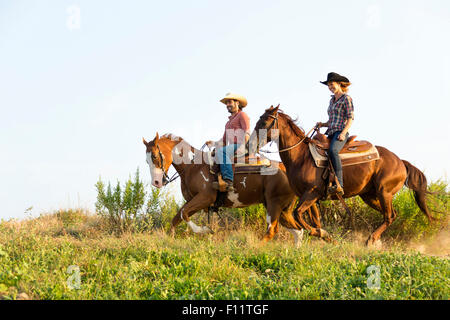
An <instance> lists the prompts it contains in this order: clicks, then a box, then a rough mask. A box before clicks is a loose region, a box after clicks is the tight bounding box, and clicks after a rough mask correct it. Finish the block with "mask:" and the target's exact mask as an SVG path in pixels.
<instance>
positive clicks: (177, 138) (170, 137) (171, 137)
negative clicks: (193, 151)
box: [160, 133, 184, 141]
mask: <svg viewBox="0 0 450 320" xmlns="http://www.w3.org/2000/svg"><path fill="white" fill-rule="evenodd" d="M160 138H165V139H168V140H172V141H182V140H184V139H183V138H182V137H180V136H176V135H174V134H172V133H165V134H163V135H162V136H161V137H160Z"/></svg>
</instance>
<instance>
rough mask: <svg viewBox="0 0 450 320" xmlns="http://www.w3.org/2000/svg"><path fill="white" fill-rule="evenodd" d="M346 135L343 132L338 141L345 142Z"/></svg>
mask: <svg viewBox="0 0 450 320" xmlns="http://www.w3.org/2000/svg"><path fill="white" fill-rule="evenodd" d="M345 135H346V134H345V133H343V132H341V133H340V134H339V136H338V137H337V139H338V140H339V141H344V140H345Z"/></svg>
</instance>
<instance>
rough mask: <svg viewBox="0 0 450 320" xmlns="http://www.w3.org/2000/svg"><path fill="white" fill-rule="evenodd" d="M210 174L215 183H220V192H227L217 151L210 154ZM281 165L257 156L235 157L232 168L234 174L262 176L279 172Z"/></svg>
mask: <svg viewBox="0 0 450 320" xmlns="http://www.w3.org/2000/svg"><path fill="white" fill-rule="evenodd" d="M208 159H209V166H210V172H211V174H212V175H213V177H214V181H215V182H218V189H219V191H220V192H226V183H225V181H223V179H222V174H221V173H220V166H219V164H218V163H217V162H216V161H215V150H213V151H212V152H210V155H209V156H208ZM279 165H280V163H279V162H278V161H272V160H270V159H267V158H265V157H263V156H260V155H257V156H256V157H249V156H248V155H246V156H245V157H243V158H242V157H239V158H238V157H236V156H235V157H234V158H233V163H232V168H233V174H234V175H237V174H262V175H271V174H274V173H276V171H278V168H279Z"/></svg>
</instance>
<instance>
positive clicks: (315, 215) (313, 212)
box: [308, 203, 321, 228]
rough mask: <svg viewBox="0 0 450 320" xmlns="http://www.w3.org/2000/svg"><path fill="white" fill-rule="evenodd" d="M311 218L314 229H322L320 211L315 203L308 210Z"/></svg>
mask: <svg viewBox="0 0 450 320" xmlns="http://www.w3.org/2000/svg"><path fill="white" fill-rule="evenodd" d="M308 214H309V218H310V219H311V222H312V224H313V226H314V227H316V228H321V223H320V211H319V209H318V208H317V204H316V203H314V204H313V205H312V206H311V207H310V208H309V209H308Z"/></svg>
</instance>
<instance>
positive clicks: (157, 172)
mask: <svg viewBox="0 0 450 320" xmlns="http://www.w3.org/2000/svg"><path fill="white" fill-rule="evenodd" d="M147 163H148V165H149V167H150V176H151V178H152V185H153V186H155V187H157V188H161V187H162V185H163V184H162V180H163V175H164V174H163V171H162V170H161V169H160V168H156V167H155V165H154V164H153V161H152V153H151V152H147Z"/></svg>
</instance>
